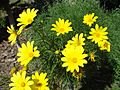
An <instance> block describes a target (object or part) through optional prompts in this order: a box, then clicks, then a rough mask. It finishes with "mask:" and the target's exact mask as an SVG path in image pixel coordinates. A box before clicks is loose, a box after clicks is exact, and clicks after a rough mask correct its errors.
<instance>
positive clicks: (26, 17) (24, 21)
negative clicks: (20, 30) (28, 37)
mask: <svg viewBox="0 0 120 90" xmlns="http://www.w3.org/2000/svg"><path fill="white" fill-rule="evenodd" d="M37 12H38V10H35V8H33V9H32V10H31V9H30V8H28V9H27V10H26V11H25V10H24V11H23V12H22V13H21V14H19V18H17V21H18V22H19V23H18V24H17V26H21V25H26V26H27V25H29V24H31V23H32V22H33V20H34V18H35V17H36V16H37V14H36V13H37Z"/></svg>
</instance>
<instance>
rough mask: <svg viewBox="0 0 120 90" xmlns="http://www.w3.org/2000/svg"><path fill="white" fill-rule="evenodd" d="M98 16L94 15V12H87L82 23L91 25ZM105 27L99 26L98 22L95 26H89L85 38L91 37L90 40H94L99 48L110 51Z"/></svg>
mask: <svg viewBox="0 0 120 90" xmlns="http://www.w3.org/2000/svg"><path fill="white" fill-rule="evenodd" d="M97 18H98V17H97V16H95V17H94V13H92V14H87V15H85V16H84V21H83V23H86V24H87V25H89V26H92V24H93V23H94V22H95V21H96V19H97ZM106 30H107V27H105V28H103V27H102V26H99V25H98V24H96V25H95V28H91V31H90V32H89V34H91V36H89V37H88V38H87V39H91V40H92V42H95V44H98V47H100V50H107V51H108V52H110V42H109V41H107V40H108V36H107V34H108V32H106Z"/></svg>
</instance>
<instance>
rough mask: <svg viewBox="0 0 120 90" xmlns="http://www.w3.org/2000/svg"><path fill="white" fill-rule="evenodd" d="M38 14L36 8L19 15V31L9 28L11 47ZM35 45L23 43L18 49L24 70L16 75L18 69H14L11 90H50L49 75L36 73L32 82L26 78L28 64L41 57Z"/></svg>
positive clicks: (19, 59) (19, 60)
mask: <svg viewBox="0 0 120 90" xmlns="http://www.w3.org/2000/svg"><path fill="white" fill-rule="evenodd" d="M37 12H38V10H35V9H34V8H33V9H32V10H30V8H28V9H27V10H26V11H23V12H22V13H21V14H20V15H19V17H20V18H18V19H17V21H18V22H19V23H18V24H17V26H20V28H19V30H18V31H16V30H15V29H14V27H13V25H11V26H10V27H7V28H8V30H7V32H8V33H10V36H9V37H8V40H9V42H11V45H13V44H15V43H16V40H17V37H18V35H20V34H21V33H22V31H23V29H24V28H25V27H26V26H27V25H29V24H31V23H32V22H33V21H34V18H35V16H36V15H37V14H36V13H37ZM33 45H34V41H32V42H30V41H28V42H27V43H26V44H24V43H22V44H21V47H19V48H18V53H17V56H18V57H19V58H18V59H17V61H18V62H20V65H21V66H22V69H21V70H19V71H17V72H16V73H15V71H16V68H15V67H13V68H12V70H11V72H10V74H12V75H13V76H12V77H11V81H12V83H10V84H9V86H11V89H10V90H49V87H48V79H47V78H46V75H47V73H41V74H39V73H38V72H37V71H36V72H35V75H32V80H30V77H28V76H27V77H26V70H27V64H28V63H29V62H30V61H31V60H32V59H33V57H39V56H40V52H39V51H38V50H37V47H33Z"/></svg>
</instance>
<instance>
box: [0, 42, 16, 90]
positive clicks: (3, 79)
mask: <svg viewBox="0 0 120 90" xmlns="http://www.w3.org/2000/svg"><path fill="white" fill-rule="evenodd" d="M16 54H17V46H16V45H13V46H11V45H10V43H9V42H8V41H3V42H1V43H0V90H7V89H8V85H7V84H8V83H7V82H9V79H10V73H9V72H10V70H11V68H12V67H13V66H14V64H15V63H16V60H17V56H16ZM5 88H6V89H5Z"/></svg>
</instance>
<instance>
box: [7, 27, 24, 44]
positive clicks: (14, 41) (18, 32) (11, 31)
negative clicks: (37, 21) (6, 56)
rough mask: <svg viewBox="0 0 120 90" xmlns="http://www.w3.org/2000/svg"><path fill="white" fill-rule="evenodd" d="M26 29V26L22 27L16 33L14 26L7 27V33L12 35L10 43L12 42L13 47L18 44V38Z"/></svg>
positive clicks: (9, 39)
mask: <svg viewBox="0 0 120 90" xmlns="http://www.w3.org/2000/svg"><path fill="white" fill-rule="evenodd" d="M24 27H25V26H21V27H20V28H19V30H18V31H15V29H14V27H13V25H11V26H10V27H7V29H8V30H7V32H8V33H9V34H10V36H9V37H8V41H9V42H11V45H13V44H15V43H16V39H17V36H18V35H20V34H21V32H22V30H23V29H24Z"/></svg>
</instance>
